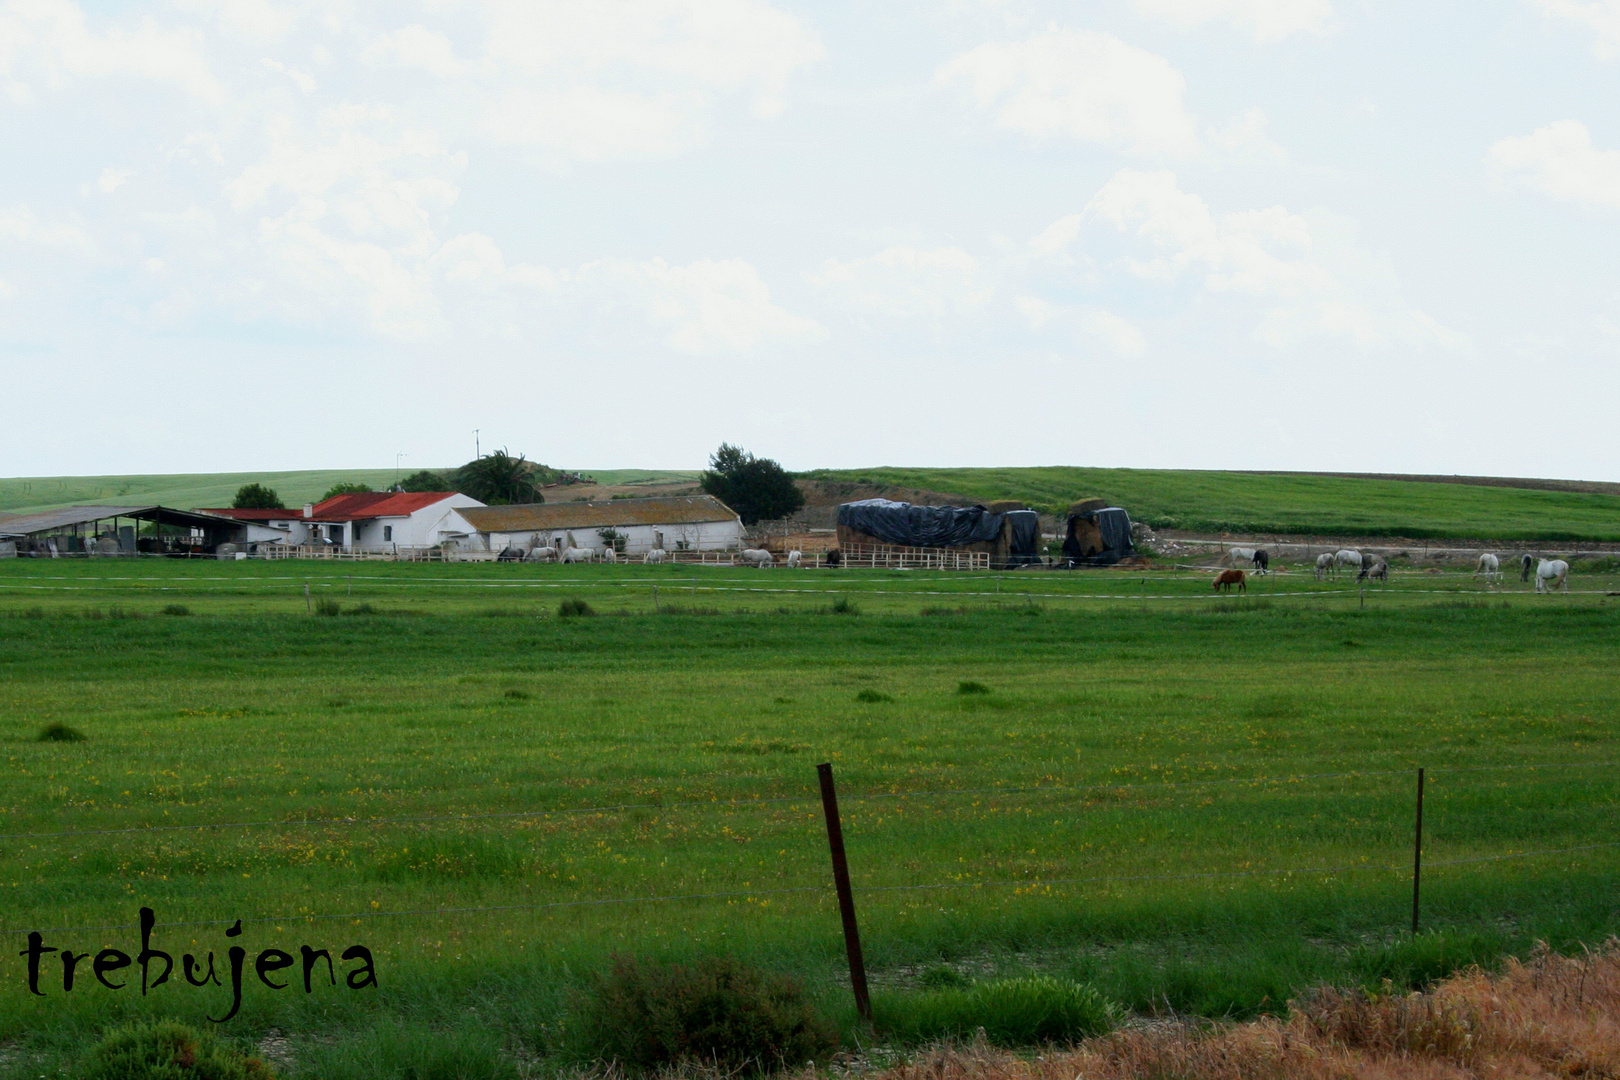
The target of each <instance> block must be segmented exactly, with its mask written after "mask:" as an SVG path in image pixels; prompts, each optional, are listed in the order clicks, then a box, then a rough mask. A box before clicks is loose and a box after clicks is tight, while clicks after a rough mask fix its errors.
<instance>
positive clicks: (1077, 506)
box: [1069, 498, 1108, 517]
mask: <svg viewBox="0 0 1620 1080" xmlns="http://www.w3.org/2000/svg"><path fill="white" fill-rule="evenodd" d="M1106 509H1108V500H1107V499H1098V498H1090V499H1081V500H1080V501H1079V502H1077V503H1074V504H1073V505H1071V506H1070V507H1069V516H1070V517H1073V516H1074V515H1076V514H1089V513H1091V512H1092V511H1094V510H1106Z"/></svg>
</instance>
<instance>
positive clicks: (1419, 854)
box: [1412, 769, 1423, 934]
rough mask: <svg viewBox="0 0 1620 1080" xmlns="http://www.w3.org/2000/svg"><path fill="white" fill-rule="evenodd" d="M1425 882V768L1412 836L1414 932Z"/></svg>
mask: <svg viewBox="0 0 1620 1080" xmlns="http://www.w3.org/2000/svg"><path fill="white" fill-rule="evenodd" d="M1422 884H1423V770H1422V769H1419V770H1418V785H1417V829H1416V831H1415V833H1414V835H1413V837H1412V933H1414V934H1415V933H1417V932H1418V898H1419V896H1420V895H1421V894H1420V891H1419V890H1420V889H1421V887H1422Z"/></svg>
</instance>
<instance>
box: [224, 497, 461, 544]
mask: <svg viewBox="0 0 1620 1080" xmlns="http://www.w3.org/2000/svg"><path fill="white" fill-rule="evenodd" d="M483 505H484V504H483V503H481V502H479V501H478V500H477V499H474V498H473V497H472V496H470V495H463V494H461V493H460V492H457V491H408V492H407V491H357V492H349V493H347V494H343V495H334V496H332V497H331V498H330V499H325V500H323V501H321V502H318V503H312V504H311V505H309V506H306V507H304V508H303V510H301V511H299V510H237V509H233V508H230V507H218V508H214V509H208V510H201V511H199V513H204V514H217V515H218V516H220V517H228V518H232V519H234V520H237V521H240V522H243V523H244V524H247V525H249V527H250V528H258V529H260V530H262V531H263V533H264V535H263V536H257V535H256V536H254V539H255V540H257V541H261V542H270V543H277V544H285V545H289V546H291V547H312V546H318V547H333V548H338V549H340V550H344V551H364V552H373V553H377V554H386V553H388V552H397V551H412V550H421V549H423V548H430V547H440V546H442V545H445V544H450V545H452V546H455V547H463V548H465V547H474V546H476V543H475V542H474V541H475V539H476V533H475V532H474V531H473V529H472V527H471V526H469V525H468V524H467V522H466V521H465V520H463V518H462V517H461V511H464V510H467V509H470V508H473V507H480V506H483Z"/></svg>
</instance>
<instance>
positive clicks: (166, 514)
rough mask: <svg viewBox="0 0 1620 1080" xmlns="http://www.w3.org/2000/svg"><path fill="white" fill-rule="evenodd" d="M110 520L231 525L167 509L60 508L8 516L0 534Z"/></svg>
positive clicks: (0, 521) (1, 523) (209, 516)
mask: <svg viewBox="0 0 1620 1080" xmlns="http://www.w3.org/2000/svg"><path fill="white" fill-rule="evenodd" d="M111 518H132V519H134V520H137V521H157V522H161V523H162V524H165V525H201V526H205V527H211V528H216V529H217V528H219V527H221V526H230V525H235V524H236V522H234V521H231V520H229V519H228V518H221V517H218V516H216V515H214V514H207V513H202V512H199V511H195V510H174V509H171V508H169V507H167V506H61V507H57V508H56V509H55V510H40V511H38V512H36V513H32V514H11V515H9V516H5V517H0V532H5V533H8V534H10V535H13V536H28V535H31V534H33V533H42V532H51V531H52V530H54V529H69V528H72V527H73V526H75V525H88V524H90V523H91V522H94V521H107V520H109V519H111Z"/></svg>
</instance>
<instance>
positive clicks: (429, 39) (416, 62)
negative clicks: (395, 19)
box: [364, 23, 466, 79]
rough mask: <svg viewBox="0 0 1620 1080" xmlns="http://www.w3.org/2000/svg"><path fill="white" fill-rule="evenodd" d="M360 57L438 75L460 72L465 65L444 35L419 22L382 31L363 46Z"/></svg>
mask: <svg viewBox="0 0 1620 1080" xmlns="http://www.w3.org/2000/svg"><path fill="white" fill-rule="evenodd" d="M364 57H365V60H366V62H367V63H370V64H378V65H385V64H392V65H397V66H399V67H406V68H416V69H419V70H421V71H425V72H427V73H428V74H429V75H436V76H438V77H439V78H441V79H448V78H453V77H455V76H457V75H460V74H461V73H462V72H463V71H464V70H465V68H466V65H465V64H463V63H462V61H461V58H460V57H458V56H457V55H456V48H455V46H454V45H452V44H451V43H450V39H449V38H448V37H446V36H445V35H444V34H441V33H440V32H439V31H437V30H429V29H428V28H427V27H425V26H422V25H421V24H419V23H412V24H411V25H409V26H402V27H400V28H399V29H398V30H395V31H394V32H393V33H390V34H384V35H383V36H382V37H380V38H378V39H377V40H375V41H373V42H372V43H371V44H370V45H368V46H366V50H365V53H364Z"/></svg>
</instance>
